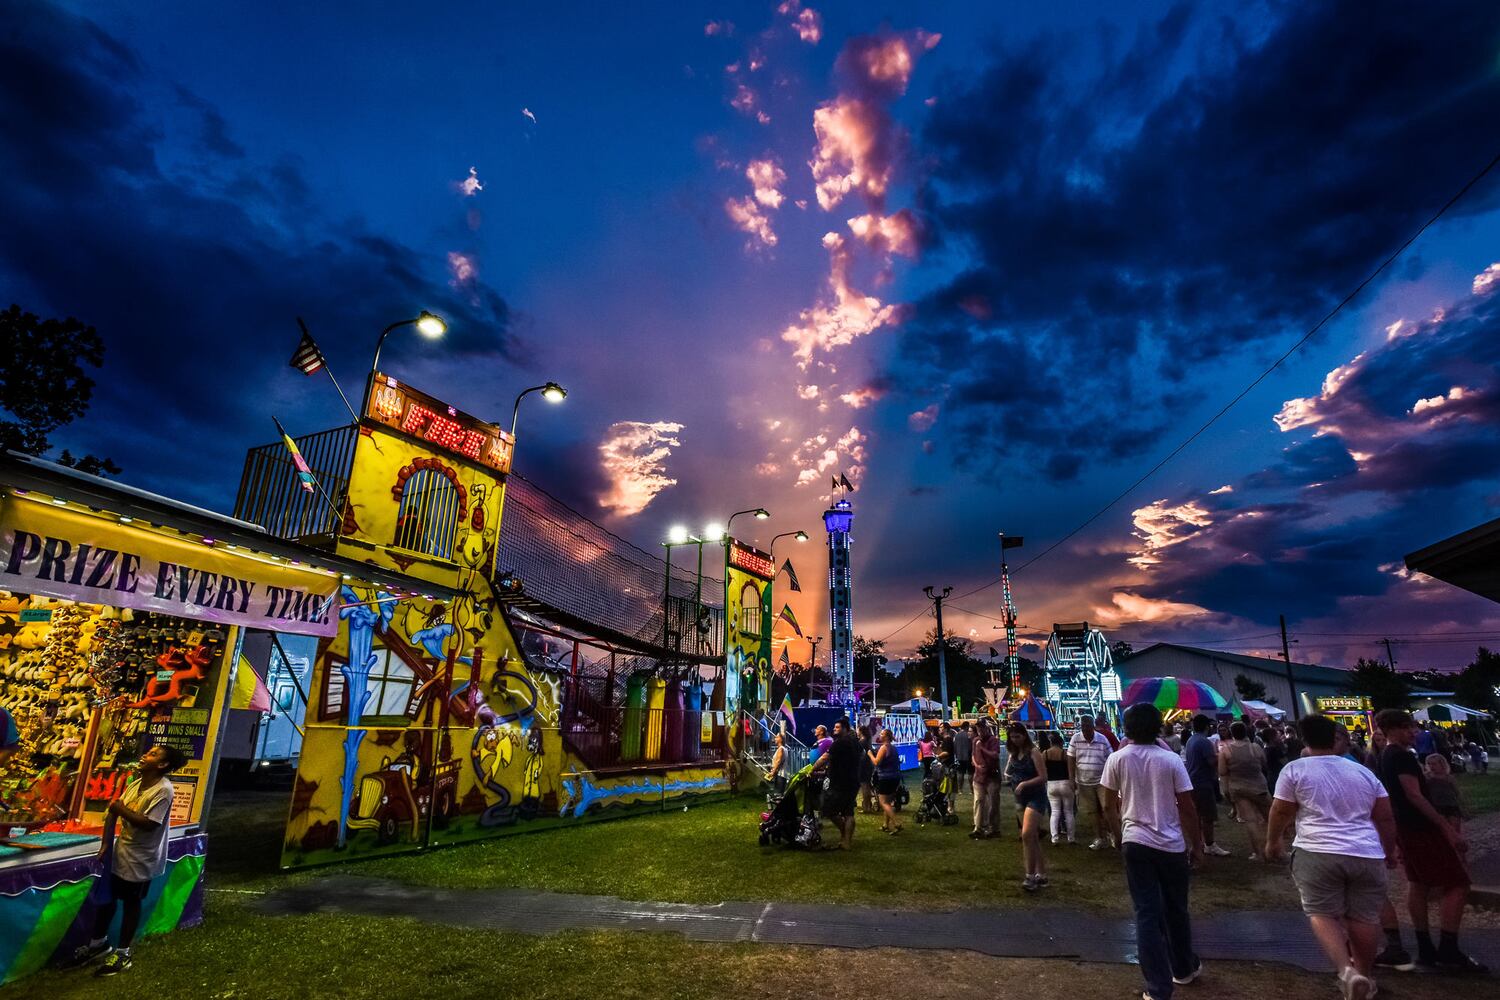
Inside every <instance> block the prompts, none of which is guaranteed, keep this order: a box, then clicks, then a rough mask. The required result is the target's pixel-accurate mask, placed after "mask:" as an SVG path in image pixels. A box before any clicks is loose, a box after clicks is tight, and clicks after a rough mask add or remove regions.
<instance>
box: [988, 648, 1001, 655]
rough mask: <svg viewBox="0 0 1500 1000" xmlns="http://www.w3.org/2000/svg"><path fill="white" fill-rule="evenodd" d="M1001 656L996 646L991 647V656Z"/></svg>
mask: <svg viewBox="0 0 1500 1000" xmlns="http://www.w3.org/2000/svg"><path fill="white" fill-rule="evenodd" d="M999 655H1000V653H999V651H998V650H996V649H995V647H994V646H991V647H990V656H992V657H994V656H999Z"/></svg>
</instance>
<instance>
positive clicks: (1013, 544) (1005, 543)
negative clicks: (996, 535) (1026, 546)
mask: <svg viewBox="0 0 1500 1000" xmlns="http://www.w3.org/2000/svg"><path fill="white" fill-rule="evenodd" d="M1022 541H1024V539H1022V538H1021V536H1020V535H1005V536H1004V537H1002V538H1001V539H1000V549H1001V551H1002V552H1003V551H1004V550H1006V549H1019V548H1020V547H1021V542H1022Z"/></svg>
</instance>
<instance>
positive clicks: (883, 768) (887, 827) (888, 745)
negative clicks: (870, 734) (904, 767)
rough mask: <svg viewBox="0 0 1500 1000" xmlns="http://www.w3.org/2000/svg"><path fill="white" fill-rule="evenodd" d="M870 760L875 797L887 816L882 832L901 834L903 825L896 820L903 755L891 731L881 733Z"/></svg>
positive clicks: (871, 752)
mask: <svg viewBox="0 0 1500 1000" xmlns="http://www.w3.org/2000/svg"><path fill="white" fill-rule="evenodd" d="M869 758H870V763H872V764H874V765H875V795H876V796H877V797H878V798H879V799H880V810H881V812H883V813H884V814H885V822H884V823H882V824H881V825H880V832H881V833H892V834H894V833H900V832H901V824H900V823H899V822H897V820H896V796H897V795H899V794H900V793H901V755H900V754H898V753H897V752H896V738H895V736H894V735H893V734H892V733H891V731H890V730H889V729H882V730H881V731H880V735H879V736H878V737H877V738H876V743H875V749H874V750H872V751H870V753H869Z"/></svg>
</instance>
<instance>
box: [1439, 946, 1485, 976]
mask: <svg viewBox="0 0 1500 1000" xmlns="http://www.w3.org/2000/svg"><path fill="white" fill-rule="evenodd" d="M1437 967H1438V968H1439V969H1441V970H1443V971H1444V972H1461V973H1465V974H1470V973H1472V974H1477V973H1482V972H1489V971H1490V968H1489V966H1487V965H1485V964H1484V963H1483V962H1480V961H1478V960H1477V959H1473V958H1470V957H1469V956H1468V955H1465V954H1464V953H1463V952H1461V951H1459V950H1458V949H1457V948H1455V949H1453V950H1452V951H1450V952H1442V951H1439V952H1438V956H1437Z"/></svg>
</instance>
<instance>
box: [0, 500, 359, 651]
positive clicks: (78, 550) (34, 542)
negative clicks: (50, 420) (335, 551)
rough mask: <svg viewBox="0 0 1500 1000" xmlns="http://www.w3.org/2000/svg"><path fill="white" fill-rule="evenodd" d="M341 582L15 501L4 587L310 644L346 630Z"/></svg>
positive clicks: (5, 548)
mask: <svg viewBox="0 0 1500 1000" xmlns="http://www.w3.org/2000/svg"><path fill="white" fill-rule="evenodd" d="M338 585H339V580H338V577H337V576H335V575H334V574H332V573H321V572H317V571H314V570H308V569H301V568H298V567H294V566H279V565H276V564H274V563H271V562H269V561H266V560H265V559H263V558H261V557H257V556H253V555H250V554H248V553H242V552H240V551H237V550H235V551H232V550H228V549H224V548H217V547H213V546H210V545H207V544H204V543H203V542H198V541H192V540H189V539H187V538H178V537H172V536H169V535H166V534H163V533H158V532H155V531H151V530H145V529H141V528H135V527H131V526H128V525H125V524H118V523H115V522H114V521H113V520H106V519H105V518H103V517H95V516H92V515H88V514H81V513H78V512H77V511H72V510H66V509H63V508H60V507H54V506H50V505H48V504H46V503H42V502H39V501H35V500H31V499H25V498H19V497H10V498H8V499H6V500H5V502H4V505H3V508H0V588H4V589H6V590H11V591H15V592H17V593H22V594H43V595H45V596H47V597H59V598H62V599H64V600H70V601H81V602H83V603H85V604H102V605H108V606H112V607H124V608H137V609H139V610H142V611H157V612H162V613H165V614H170V615H177V616H179V617H182V618H193V619H197V620H199V621H211V622H223V623H225V624H230V625H248V626H250V627H252V628H263V629H269V630H271V631H276V632H294V633H298V634H301V635H333V634H334V632H336V631H337V629H338V609H337V608H336V607H335V606H334V601H333V599H334V595H335V594H336V593H337V591H338Z"/></svg>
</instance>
